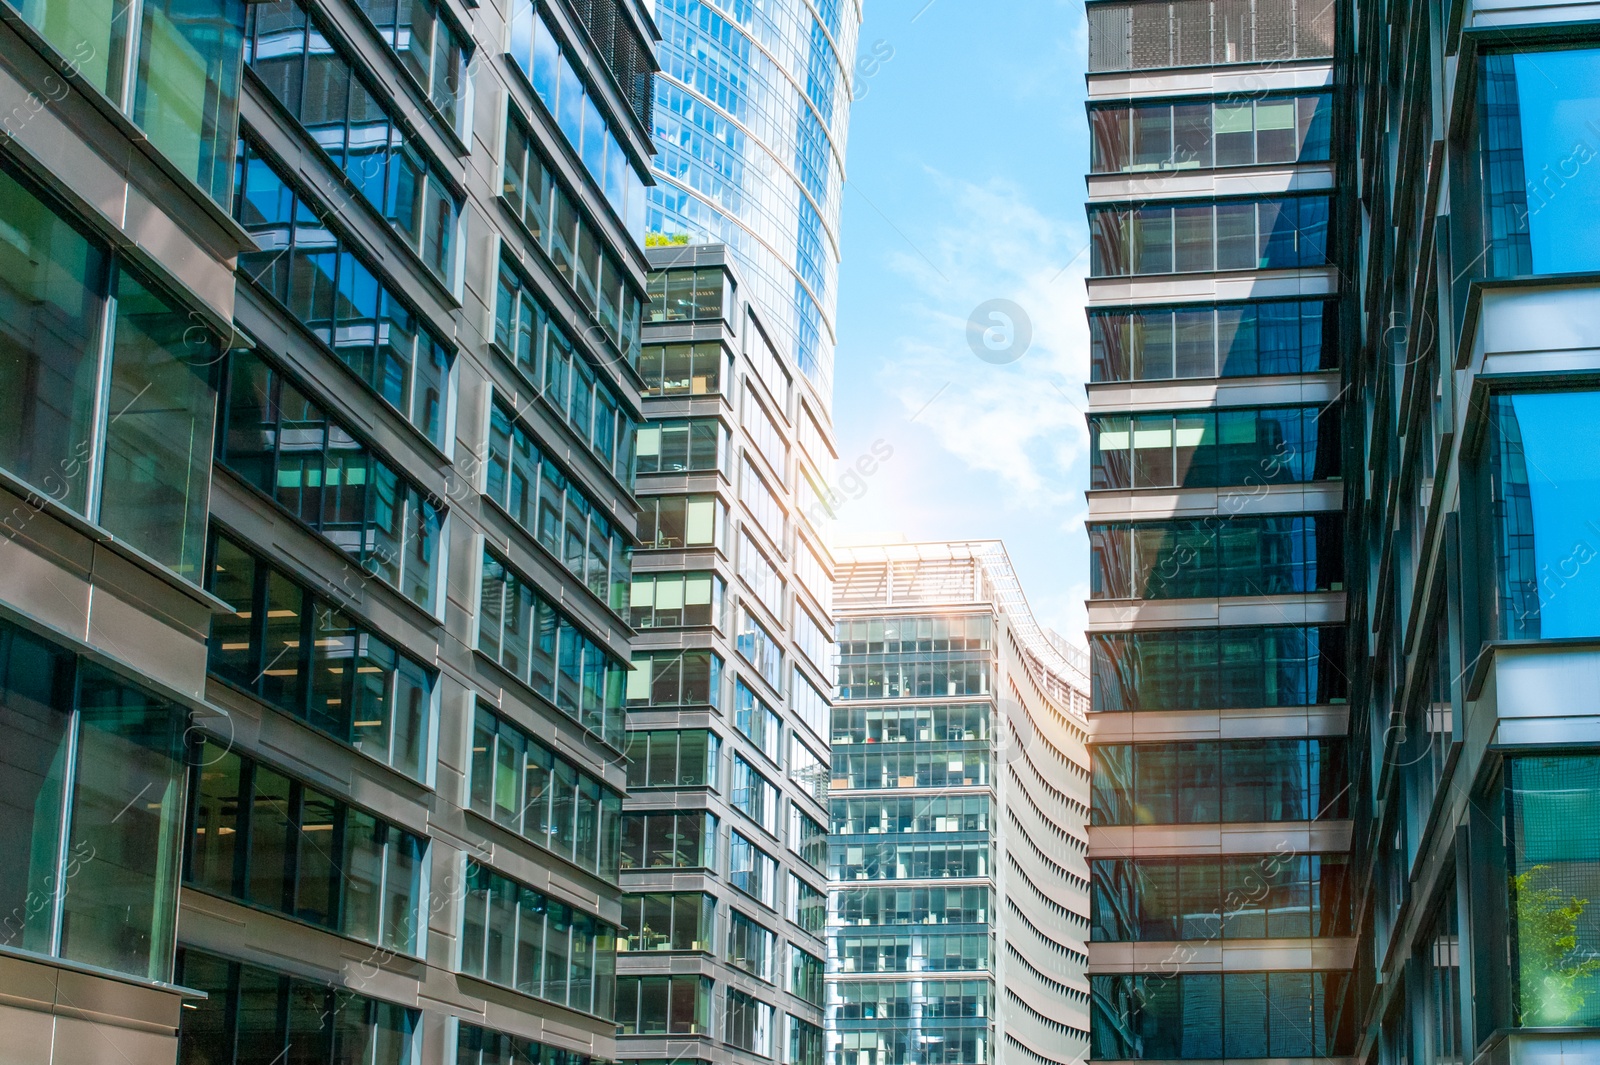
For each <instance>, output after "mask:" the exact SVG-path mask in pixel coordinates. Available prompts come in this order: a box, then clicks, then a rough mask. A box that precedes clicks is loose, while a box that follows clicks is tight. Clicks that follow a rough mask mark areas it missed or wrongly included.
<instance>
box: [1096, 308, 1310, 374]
mask: <svg viewBox="0 0 1600 1065" xmlns="http://www.w3.org/2000/svg"><path fill="white" fill-rule="evenodd" d="M1333 307H1334V304H1333V303H1332V301H1329V300H1288V301H1281V302H1279V301H1274V302H1266V301H1259V302H1255V303H1217V304H1205V303H1198V304H1196V303H1186V304H1182V305H1179V306H1176V307H1139V308H1128V309H1119V308H1109V309H1104V310H1092V311H1090V312H1089V341H1090V348H1089V350H1090V362H1089V380H1090V381H1091V382H1100V381H1169V380H1189V379H1194V378H1208V377H1266V376H1280V375H1283V374H1301V373H1316V372H1318V371H1322V370H1337V369H1338V368H1339V349H1338V345H1337V344H1336V343H1335V341H1336V339H1337V333H1336V331H1335V329H1334V328H1333V323H1334V321H1335V319H1334V316H1333V310H1332V309H1333Z"/></svg>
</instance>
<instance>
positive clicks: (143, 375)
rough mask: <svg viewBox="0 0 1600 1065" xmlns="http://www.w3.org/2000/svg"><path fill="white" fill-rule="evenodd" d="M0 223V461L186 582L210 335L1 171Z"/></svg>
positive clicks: (203, 477) (198, 518) (203, 456)
mask: <svg viewBox="0 0 1600 1065" xmlns="http://www.w3.org/2000/svg"><path fill="white" fill-rule="evenodd" d="M0 226H3V227H4V228H5V230H6V231H8V232H10V233H11V234H13V237H12V238H11V239H8V240H6V241H4V242H0V311H3V312H4V314H3V324H0V465H4V466H5V467H6V468H7V469H9V470H10V471H11V472H12V473H14V474H15V475H16V476H18V477H19V478H21V479H23V480H25V481H27V482H29V483H30V484H32V485H34V486H35V487H37V488H38V489H40V491H41V492H42V493H43V494H44V495H48V496H49V497H50V498H52V499H54V500H55V501H57V502H59V503H61V504H62V505H63V506H66V507H67V508H69V509H71V510H74V511H76V512H78V513H80V514H83V515H84V516H85V517H87V518H89V519H90V520H92V521H96V522H98V523H99V524H100V525H102V526H104V527H105V529H106V530H108V531H109V532H111V533H112V534H113V535H114V536H115V537H117V538H118V539H120V540H124V541H126V542H127V543H129V544H130V545H132V546H133V547H135V548H137V549H138V550H140V551H142V552H143V553H144V554H146V555H148V556H150V557H151V558H153V559H155V560H156V561H157V562H159V563H161V564H162V565H165V566H167V567H169V568H170V569H172V570H174V571H175V572H177V573H179V574H181V575H182V576H184V577H186V578H188V579H190V580H194V579H196V578H197V577H198V576H199V573H200V570H201V567H202V564H203V561H204V554H205V523H206V513H207V507H208V503H209V494H210V483H211V450H212V447H211V445H212V432H213V428H214V423H215V419H216V405H217V404H216V386H215V379H216V375H215V364H216V362H217V358H218V354H219V348H218V343H217V340H216V337H215V336H214V335H213V334H212V333H211V331H210V329H209V328H208V327H205V326H203V325H197V322H198V321H199V319H198V316H197V315H196V314H194V313H193V312H190V311H188V310H187V309H185V308H183V307H182V306H180V305H179V304H177V303H176V302H174V301H173V300H170V299H168V298H167V297H166V296H165V295H163V294H162V293H161V292H160V291H159V290H158V289H157V287H156V286H154V285H152V284H150V283H149V282H147V281H145V280H144V279H143V277H142V275H140V274H138V273H137V272H136V271H134V270H133V269H132V268H131V267H129V266H126V265H124V264H123V263H122V262H121V261H120V259H119V258H118V257H116V256H113V255H112V253H111V250H110V249H109V248H108V247H106V246H105V245H103V244H102V243H101V242H100V241H99V240H98V239H96V238H93V237H91V236H89V235H88V234H87V233H86V232H85V231H82V230H80V229H79V228H78V227H77V225H76V223H74V222H73V221H71V220H69V218H68V217H67V216H66V215H65V214H64V212H63V211H61V210H60V209H58V208H57V207H56V206H55V205H53V204H52V203H50V202H49V201H47V200H46V199H44V198H41V197H40V196H37V195H35V194H34V193H33V192H32V191H31V189H30V188H29V187H28V186H27V185H25V184H23V183H22V182H21V181H19V180H17V179H16V178H14V177H13V176H12V175H11V173H10V172H9V171H8V170H4V169H0ZM108 305H110V306H112V307H113V308H114V313H112V314H111V315H110V322H109V328H108V327H107V326H106V325H104V324H102V317H103V316H104V312H105V310H106V308H107V306H108ZM103 353H104V357H102V356H103ZM102 363H107V364H109V365H108V366H106V367H103V366H102ZM102 392H104V393H105V395H104V399H103V402H99V409H100V410H101V411H102V413H101V414H99V415H98V417H97V415H96V409H97V401H100V400H101V394H102ZM97 465H98V466H99V471H98V472H99V476H98V478H96V476H95V473H96V466H97ZM91 482H94V483H91ZM95 484H98V490H96V488H95ZM92 493H93V495H92Z"/></svg>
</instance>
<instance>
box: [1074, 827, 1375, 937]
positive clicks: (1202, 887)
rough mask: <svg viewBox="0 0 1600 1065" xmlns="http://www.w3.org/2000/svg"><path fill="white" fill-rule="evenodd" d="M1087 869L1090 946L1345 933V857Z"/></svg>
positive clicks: (1157, 862)
mask: <svg viewBox="0 0 1600 1065" xmlns="http://www.w3.org/2000/svg"><path fill="white" fill-rule="evenodd" d="M1091 865H1092V868H1093V870H1094V872H1093V881H1094V885H1093V895H1092V909H1091V912H1092V914H1093V922H1094V926H1093V939H1094V941H1095V942H1097V943H1122V942H1138V941H1143V940H1155V941H1173V940H1199V941H1202V942H1210V941H1214V940H1219V939H1303V938H1305V937H1307V936H1348V935H1350V934H1351V933H1350V919H1351V899H1350V883H1349V873H1348V859H1347V858H1346V856H1345V855H1343V854H1296V853H1293V851H1292V849H1291V848H1289V847H1287V846H1285V847H1282V848H1280V850H1279V852H1278V853H1274V854H1265V855H1237V856H1234V855H1230V856H1229V857H1227V858H1139V859H1133V858H1102V859H1099V860H1096V861H1094V862H1092V863H1091Z"/></svg>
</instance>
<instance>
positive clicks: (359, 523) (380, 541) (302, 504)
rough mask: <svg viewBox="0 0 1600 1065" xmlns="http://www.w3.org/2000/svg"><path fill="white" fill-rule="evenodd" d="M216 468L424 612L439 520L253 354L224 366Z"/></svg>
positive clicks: (432, 605)
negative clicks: (272, 503) (270, 501)
mask: <svg viewBox="0 0 1600 1065" xmlns="http://www.w3.org/2000/svg"><path fill="white" fill-rule="evenodd" d="M226 373H227V381H226V384H225V386H224V390H223V395H224V397H225V401H224V403H223V404H222V409H221V411H220V417H221V425H220V426H219V432H218V441H217V461H218V462H220V463H221V464H222V465H223V466H225V467H226V468H227V469H228V470H230V471H232V472H233V473H234V474H236V475H237V476H238V477H239V478H240V479H241V480H243V481H244V482H245V483H246V484H249V485H252V486H253V487H255V488H257V489H260V490H261V491H262V492H264V493H266V494H267V495H268V496H270V497H272V499H273V500H274V501H275V502H276V503H277V504H278V505H279V506H280V507H282V508H283V509H284V510H286V511H288V512H289V513H290V514H291V515H293V516H294V517H296V518H298V519H300V520H301V521H303V522H304V523H305V524H306V525H308V526H310V527H311V528H312V529H313V530H314V531H316V532H318V533H320V534H321V535H322V536H323V538H324V539H326V540H328V541H329V542H330V543H332V544H333V545H334V546H335V547H337V548H338V549H339V550H341V551H343V552H345V553H346V554H347V555H349V556H350V557H351V558H352V559H354V560H355V561H356V562H357V563H359V565H360V567H361V569H362V571H363V572H364V573H366V574H368V575H370V576H373V577H377V578H378V579H379V580H381V581H383V582H384V583H385V584H388V585H390V586H391V587H393V588H396V589H398V590H399V591H400V592H401V593H402V594H404V595H405V596H406V598H408V599H410V600H411V601H412V602H414V603H416V604H417V605H418V606H420V607H421V608H422V609H424V610H426V611H428V612H429V613H432V612H434V611H435V610H437V609H438V602H437V599H438V594H439V589H438V586H439V581H440V567H441V564H442V560H441V558H440V554H441V552H442V550H443V544H444V535H445V534H444V522H445V515H444V512H443V509H442V506H441V501H440V500H439V499H438V498H437V497H435V496H433V495H432V493H428V492H424V491H423V490H422V489H421V488H419V487H417V485H416V484H415V483H414V482H413V481H412V480H411V479H410V478H408V477H406V476H404V475H402V474H401V473H400V472H399V471H398V470H396V469H395V467H394V464H393V463H391V462H389V461H388V460H387V459H386V458H384V457H383V456H382V455H380V454H378V453H377V452H376V451H374V449H372V448H371V447H369V446H368V445H367V444H365V443H364V442H363V441H362V440H361V439H360V438H359V437H358V436H357V435H356V434H355V433H353V432H352V431H351V430H350V427H349V425H348V423H347V422H346V421H345V420H344V419H342V418H339V417H337V416H335V415H333V414H330V413H329V412H328V411H327V410H325V409H324V408H323V407H322V406H321V405H320V404H319V403H317V402H316V401H315V400H314V399H312V398H311V397H310V396H309V395H308V394H307V393H306V391H305V390H304V389H303V388H301V387H300V385H299V384H298V383H297V382H295V381H293V380H292V379H291V378H290V377H289V375H287V374H285V373H284V372H283V371H281V370H279V369H278V368H277V367H276V366H274V365H273V364H272V363H270V362H268V361H267V360H265V359H263V358H262V357H261V356H259V355H258V354H256V353H255V352H253V351H235V352H233V353H231V354H230V355H229V357H228V360H227V370H226Z"/></svg>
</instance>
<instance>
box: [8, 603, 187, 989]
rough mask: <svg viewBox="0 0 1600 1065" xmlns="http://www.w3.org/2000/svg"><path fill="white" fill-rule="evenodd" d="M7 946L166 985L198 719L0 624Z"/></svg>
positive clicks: (106, 673) (110, 674)
mask: <svg viewBox="0 0 1600 1065" xmlns="http://www.w3.org/2000/svg"><path fill="white" fill-rule="evenodd" d="M0 726H3V729H4V734H5V736H6V737H7V743H6V746H5V752H6V753H5V755H4V756H3V758H0V768H3V772H4V779H5V781H6V788H5V792H4V798H3V800H0V812H3V816H0V840H3V841H4V842H5V843H6V844H8V845H9V848H10V849H9V853H11V854H12V855H13V856H14V857H15V864H9V863H8V865H7V866H6V867H7V868H9V869H10V870H11V872H9V873H3V872H0V906H3V907H4V910H5V912H6V913H7V914H8V916H7V918H6V919H5V920H4V922H3V924H0V945H4V946H6V947H9V948H11V949H15V950H21V951H26V952H29V953H34V954H41V955H47V956H50V957H57V958H63V959H66V960H68V961H73V962H81V963H83V964H86V965H91V966H97V967H99V968H102V969H110V970H112V971H114V972H119V973H126V974H128V975H129V976H134V977H138V978H140V979H144V980H163V981H164V980H166V979H168V976H169V974H170V973H171V971H172V958H173V955H172V951H173V946H174V938H175V935H176V928H177V919H178V875H179V858H180V853H181V847H182V833H183V816H184V813H183V811H184V802H185V791H186V784H187V780H188V772H187V770H186V768H185V765H184V761H185V758H184V756H185V754H186V747H185V745H186V742H187V734H188V728H189V715H188V714H187V713H186V712H185V711H184V710H183V709H181V708H180V707H178V706H176V705H174V704H172V703H169V702H167V701H166V700H164V699H161V698H158V697H157V696H155V695H153V694H150V693H148V692H146V691H145V690H143V689H141V688H140V687H138V686H137V685H135V684H133V683H131V682H129V681H126V680H124V679H122V678H121V677H119V676H117V675H115V674H113V673H111V672H109V671H108V670H106V669H105V668H103V667H101V666H98V665H95V664H93V663H91V662H90V661H88V660H87V659H83V658H80V657H79V656H77V655H75V654H73V653H72V652H70V651H67V650H66V649H64V648H61V647H58V646H56V645H55V644H53V643H51V642H49V641H48V640H45V639H43V638H41V637H39V636H35V635H34V634H32V633H31V632H28V631H26V630H24V629H22V628H19V627H18V626H16V625H13V624H11V623H9V622H5V621H0Z"/></svg>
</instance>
